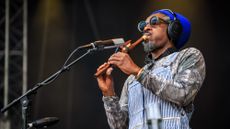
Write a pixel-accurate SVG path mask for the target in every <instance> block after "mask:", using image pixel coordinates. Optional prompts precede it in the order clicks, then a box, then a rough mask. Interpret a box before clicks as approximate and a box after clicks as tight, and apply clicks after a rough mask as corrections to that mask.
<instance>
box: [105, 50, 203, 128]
mask: <svg viewBox="0 0 230 129" xmlns="http://www.w3.org/2000/svg"><path fill="white" fill-rule="evenodd" d="M204 78H205V61H204V58H203V55H202V54H201V52H200V51H199V50H198V49H196V48H187V49H184V50H181V51H179V52H174V53H171V54H169V55H167V56H165V57H162V58H160V59H159V60H157V61H155V62H154V63H151V64H147V65H145V66H144V67H143V71H142V73H141V75H140V76H139V77H138V78H137V77H135V76H134V75H130V76H129V77H128V78H127V80H126V81H125V83H124V86H123V89H122V93H121V97H120V99H119V97H118V96H110V97H103V99H102V100H103V102H104V107H105V111H106V115H107V119H108V123H109V126H110V128H111V129H127V128H129V129H147V128H148V124H147V122H148V120H149V118H148V115H151V114H148V113H147V110H149V109H151V108H154V105H156V104H157V105H159V113H160V116H161V119H160V120H161V123H160V126H161V128H162V129H189V128H190V126H189V121H190V118H191V115H192V112H193V104H192V103H193V100H194V98H195V96H196V94H197V93H198V91H199V89H200V87H201V86H202V83H203V81H204ZM153 110H155V109H153Z"/></svg>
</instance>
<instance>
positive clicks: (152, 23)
mask: <svg viewBox="0 0 230 129" xmlns="http://www.w3.org/2000/svg"><path fill="white" fill-rule="evenodd" d="M157 23H159V19H158V17H155V16H154V17H152V18H151V19H150V25H156V24H157Z"/></svg>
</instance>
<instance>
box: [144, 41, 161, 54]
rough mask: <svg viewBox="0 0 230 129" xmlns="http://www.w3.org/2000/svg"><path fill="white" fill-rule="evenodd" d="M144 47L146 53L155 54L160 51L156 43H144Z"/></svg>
mask: <svg viewBox="0 0 230 129" xmlns="http://www.w3.org/2000/svg"><path fill="white" fill-rule="evenodd" d="M142 45H143V47H144V51H145V52H146V53H150V52H154V51H155V50H157V49H158V47H157V46H156V45H155V44H154V43H150V42H148V43H142Z"/></svg>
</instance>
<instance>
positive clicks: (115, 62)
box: [109, 60, 120, 66]
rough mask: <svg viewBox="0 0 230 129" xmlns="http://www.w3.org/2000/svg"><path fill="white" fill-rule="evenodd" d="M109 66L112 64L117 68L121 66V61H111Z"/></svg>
mask: <svg viewBox="0 0 230 129" xmlns="http://www.w3.org/2000/svg"><path fill="white" fill-rule="evenodd" d="M109 64H112V65H115V66H119V64H120V61H116V60H111V61H109Z"/></svg>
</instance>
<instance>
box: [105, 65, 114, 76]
mask: <svg viewBox="0 0 230 129" xmlns="http://www.w3.org/2000/svg"><path fill="white" fill-rule="evenodd" d="M112 71H113V68H112V67H109V68H108V69H107V71H106V75H108V76H109V75H111V73H112Z"/></svg>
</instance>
